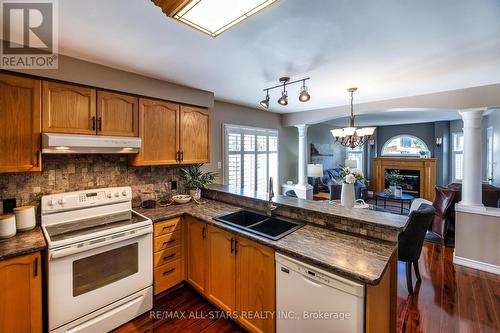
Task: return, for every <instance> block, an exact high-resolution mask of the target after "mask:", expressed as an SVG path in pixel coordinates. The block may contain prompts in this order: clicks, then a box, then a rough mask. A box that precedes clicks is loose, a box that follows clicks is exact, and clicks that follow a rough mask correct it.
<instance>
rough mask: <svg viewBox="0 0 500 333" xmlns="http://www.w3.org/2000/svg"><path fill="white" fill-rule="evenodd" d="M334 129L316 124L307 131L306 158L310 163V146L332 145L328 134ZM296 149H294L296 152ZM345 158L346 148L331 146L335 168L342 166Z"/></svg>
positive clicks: (331, 139)
mask: <svg viewBox="0 0 500 333" xmlns="http://www.w3.org/2000/svg"><path fill="white" fill-rule="evenodd" d="M333 128H334V127H333V126H331V125H327V124H316V125H311V126H309V128H308V129H307V158H308V161H309V162H310V159H311V144H312V143H321V144H333V143H334V140H333V136H332V133H330V130H332V129H333ZM297 148H298V147H296V148H295V150H297ZM345 158H346V148H345V147H343V146H341V145H339V144H334V145H333V161H334V162H333V164H334V166H335V167H337V166H339V165H344V161H345Z"/></svg>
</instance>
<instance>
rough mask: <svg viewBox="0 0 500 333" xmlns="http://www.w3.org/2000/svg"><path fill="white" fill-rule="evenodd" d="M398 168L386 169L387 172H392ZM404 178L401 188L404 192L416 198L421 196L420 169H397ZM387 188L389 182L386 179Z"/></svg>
mask: <svg viewBox="0 0 500 333" xmlns="http://www.w3.org/2000/svg"><path fill="white" fill-rule="evenodd" d="M396 170H397V169H385V171H386V172H388V173H391V172H394V171H396ZM397 171H398V172H399V174H400V175H401V176H403V180H401V183H400V185H401V188H402V189H403V193H406V194H410V195H412V196H414V197H415V198H419V197H420V171H419V170H397ZM385 188H389V182H388V181H387V179H385Z"/></svg>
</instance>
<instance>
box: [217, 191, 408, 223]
mask: <svg viewBox="0 0 500 333" xmlns="http://www.w3.org/2000/svg"><path fill="white" fill-rule="evenodd" d="M209 190H212V191H218V192H223V193H230V194H234V195H238V196H242V197H246V198H251V199H256V200H262V201H265V202H267V201H268V198H267V193H262V192H255V191H248V190H245V189H243V188H239V189H236V188H232V187H229V186H227V185H219V184H213V185H211V186H210V187H209ZM273 202H274V203H275V204H276V205H278V206H280V205H282V206H288V207H292V208H300V209H302V210H305V211H312V212H316V213H321V214H327V215H335V216H339V217H344V218H349V219H354V220H359V221H362V222H363V223H368V224H373V225H377V226H381V227H384V228H386V229H393V230H397V231H401V230H404V228H405V227H406V223H407V222H408V217H407V216H403V215H397V214H388V213H386V212H381V211H375V210H369V209H348V208H345V207H343V206H342V205H340V204H335V203H333V204H332V202H330V201H328V200H322V201H312V200H304V199H300V198H292V197H286V196H283V195H276V196H275V197H274V198H273Z"/></svg>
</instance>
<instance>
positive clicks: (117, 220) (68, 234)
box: [46, 210, 147, 242]
mask: <svg viewBox="0 0 500 333" xmlns="http://www.w3.org/2000/svg"><path fill="white" fill-rule="evenodd" d="M145 221H147V219H146V218H144V217H143V216H141V215H139V214H137V213H136V212H134V211H131V210H130V211H123V212H119V213H114V214H108V215H102V216H97V217H92V218H88V219H81V220H76V221H73V222H67V223H60V224H54V225H49V226H47V227H46V230H47V234H48V235H49V237H50V240H51V241H52V242H57V241H61V240H66V239H70V238H74V237H79V236H84V235H88V234H92V233H95V232H99V231H103V230H109V229H114V228H118V227H123V226H127V225H133V224H136V223H140V222H145Z"/></svg>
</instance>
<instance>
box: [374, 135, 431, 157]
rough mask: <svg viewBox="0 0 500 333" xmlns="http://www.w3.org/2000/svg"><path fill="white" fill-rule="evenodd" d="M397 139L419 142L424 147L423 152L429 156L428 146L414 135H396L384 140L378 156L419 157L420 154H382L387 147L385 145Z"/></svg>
mask: <svg viewBox="0 0 500 333" xmlns="http://www.w3.org/2000/svg"><path fill="white" fill-rule="evenodd" d="M399 138H412V139H417V140H419V141H421V142H422V143H423V144H424V147H425V150H426V151H427V152H429V155H430V154H431V150H430V149H429V146H427V143H425V141H424V140H422V139H421V138H419V137H418V136H415V135H411V134H398V135H395V136H393V137H391V138H389V139H388V140H386V141H385V142H384V144H383V145H382V149H381V150H380V155H381V156H408V157H420V154H384V149H385V148H386V147H387V144H389V143H390V142H392V141H393V140H395V139H399Z"/></svg>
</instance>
